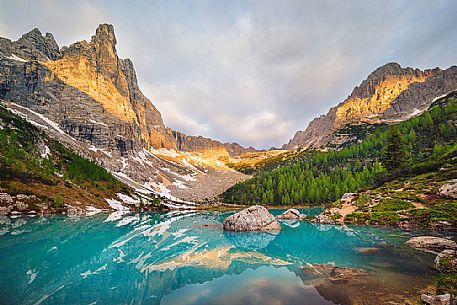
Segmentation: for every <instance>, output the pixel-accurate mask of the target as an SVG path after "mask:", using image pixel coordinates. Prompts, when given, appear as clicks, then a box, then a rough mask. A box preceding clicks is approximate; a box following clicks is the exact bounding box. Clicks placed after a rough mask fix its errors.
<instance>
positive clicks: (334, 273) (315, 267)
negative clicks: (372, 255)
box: [301, 264, 369, 284]
mask: <svg viewBox="0 0 457 305" xmlns="http://www.w3.org/2000/svg"><path fill="white" fill-rule="evenodd" d="M301 269H302V271H303V272H305V273H307V274H311V275H312V274H314V275H317V276H318V277H322V278H325V279H328V280H329V281H330V282H331V283H333V284H343V283H348V282H351V283H352V284H354V283H363V282H364V281H365V280H366V278H367V277H368V276H369V273H368V272H367V271H365V270H363V269H360V268H343V267H337V266H335V265H332V264H309V265H305V266H302V267H301Z"/></svg>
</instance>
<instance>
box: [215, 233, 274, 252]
mask: <svg viewBox="0 0 457 305" xmlns="http://www.w3.org/2000/svg"><path fill="white" fill-rule="evenodd" d="M277 234H279V232H278V231H270V232H244V233H242V234H240V233H237V232H230V231H226V232H224V237H225V238H227V239H228V240H229V241H230V242H231V243H232V244H233V245H234V246H235V247H236V248H237V249H247V250H260V249H263V248H266V247H267V246H268V245H269V244H270V242H272V241H273V240H274V239H275V238H276V236H277Z"/></svg>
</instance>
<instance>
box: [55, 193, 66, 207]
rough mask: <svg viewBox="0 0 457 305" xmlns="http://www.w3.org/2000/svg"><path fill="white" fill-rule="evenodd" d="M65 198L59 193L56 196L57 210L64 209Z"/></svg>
mask: <svg viewBox="0 0 457 305" xmlns="http://www.w3.org/2000/svg"><path fill="white" fill-rule="evenodd" d="M63 204H64V202H63V197H62V195H60V194H59V193H57V194H56V195H55V196H54V207H56V208H62V207H63Z"/></svg>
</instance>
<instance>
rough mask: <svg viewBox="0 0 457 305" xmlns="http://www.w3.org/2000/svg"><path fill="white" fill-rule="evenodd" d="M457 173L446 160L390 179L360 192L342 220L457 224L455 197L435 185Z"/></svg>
mask: <svg viewBox="0 0 457 305" xmlns="http://www.w3.org/2000/svg"><path fill="white" fill-rule="evenodd" d="M454 154H456V152H455V151H454ZM450 160H451V159H450ZM456 177H457V166H455V164H454V165H451V164H450V163H448V164H447V166H446V167H444V168H442V169H441V170H438V171H432V172H428V173H425V174H421V175H417V176H411V177H406V178H401V179H398V180H393V181H390V182H386V183H384V184H383V185H382V186H380V187H377V188H373V189H370V190H366V191H362V192H359V193H358V197H357V199H356V200H355V205H356V211H355V212H353V213H351V214H349V215H347V216H346V218H345V222H349V223H362V224H376V225H402V226H407V227H421V228H430V227H433V228H438V229H451V228H457V200H455V199H447V198H443V197H440V196H439V195H438V189H439V188H440V187H441V186H442V185H443V184H445V183H446V182H447V181H449V180H450V179H454V178H456ZM333 207H341V202H339V201H337V202H336V203H334V204H333Z"/></svg>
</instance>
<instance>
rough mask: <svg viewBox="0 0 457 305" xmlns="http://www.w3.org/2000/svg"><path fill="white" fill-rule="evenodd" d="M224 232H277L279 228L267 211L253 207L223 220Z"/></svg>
mask: <svg viewBox="0 0 457 305" xmlns="http://www.w3.org/2000/svg"><path fill="white" fill-rule="evenodd" d="M224 230H226V231H237V232H242V231H279V230H281V226H280V224H279V223H278V221H277V220H276V218H275V217H274V216H273V215H271V214H270V212H268V210H267V209H266V208H265V207H263V206H260V205H254V206H252V207H249V208H246V209H244V210H242V211H240V212H238V213H235V214H233V215H231V216H229V217H227V218H225V219H224Z"/></svg>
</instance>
